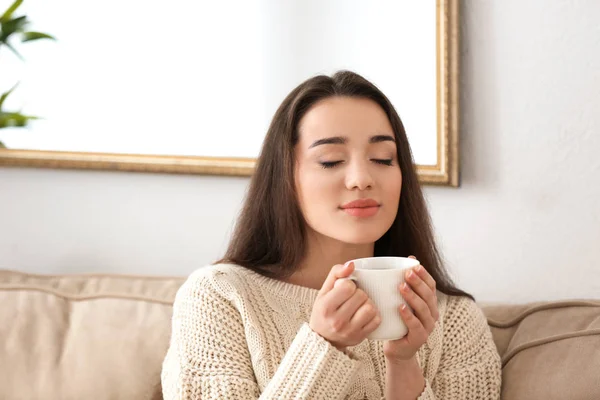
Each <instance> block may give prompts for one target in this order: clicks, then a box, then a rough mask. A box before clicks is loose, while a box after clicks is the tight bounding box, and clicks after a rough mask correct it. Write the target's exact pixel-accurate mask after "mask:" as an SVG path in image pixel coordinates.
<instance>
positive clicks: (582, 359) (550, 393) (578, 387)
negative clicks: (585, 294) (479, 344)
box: [482, 300, 600, 400]
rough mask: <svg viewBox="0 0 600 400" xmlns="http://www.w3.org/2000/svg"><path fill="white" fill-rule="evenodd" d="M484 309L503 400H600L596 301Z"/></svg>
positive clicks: (599, 306)
mask: <svg viewBox="0 0 600 400" xmlns="http://www.w3.org/2000/svg"><path fill="white" fill-rule="evenodd" d="M482 308H483V310H484V312H485V314H486V316H487V318H488V323H489V325H490V328H491V330H492V334H493V336H494V341H495V343H496V346H497V348H498V351H499V353H500V355H501V356H502V398H503V399H510V400H521V399H522V400H537V399H544V400H547V399H570V400H578V399H581V400H584V399H585V400H588V399H600V301H587V300H580V301H577V300H572V301H554V302H544V303H532V304H526V305H506V304H501V305H486V306H483V307H482Z"/></svg>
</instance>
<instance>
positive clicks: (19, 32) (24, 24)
mask: <svg viewBox="0 0 600 400" xmlns="http://www.w3.org/2000/svg"><path fill="white" fill-rule="evenodd" d="M22 3H23V0H15V2H14V3H13V4H12V5H11V6H10V7H9V8H8V9H7V10H6V11H5V12H4V14H2V16H0V48H1V47H2V46H4V47H6V48H8V49H9V50H11V51H12V52H13V53H14V54H15V55H16V56H17V57H18V58H19V59H21V60H23V57H22V56H21V54H19V52H18V51H17V50H16V49H15V47H14V46H13V44H12V43H11V41H12V38H13V37H20V39H21V43H24V42H31V41H34V40H40V39H50V40H55V39H54V37H52V36H50V35H48V34H47V33H42V32H34V31H30V30H28V29H27V28H28V26H29V24H30V21H29V20H28V19H27V16H25V15H22V16H20V17H13V14H14V13H15V11H16V10H17V9H18V8H19V7H20V6H21V4H22ZM17 86H18V83H17V84H15V85H14V86H13V87H12V88H11V89H10V90H8V91H7V92H4V93H2V95H0V128H8V127H13V126H16V127H24V126H26V125H27V123H28V122H29V121H31V120H34V119H38V117H34V116H32V115H24V114H22V113H21V111H5V110H4V108H3V106H4V101H5V100H6V98H7V97H8V96H9V95H10V94H11V93H12V92H13V90H15V88H16V87H17ZM0 147H4V145H3V144H2V142H0Z"/></svg>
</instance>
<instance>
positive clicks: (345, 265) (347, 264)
mask: <svg viewBox="0 0 600 400" xmlns="http://www.w3.org/2000/svg"><path fill="white" fill-rule="evenodd" d="M350 264H352V261H346V264H344V269H346V268H348V267H349V266H350Z"/></svg>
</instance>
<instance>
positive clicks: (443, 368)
mask: <svg viewBox="0 0 600 400" xmlns="http://www.w3.org/2000/svg"><path fill="white" fill-rule="evenodd" d="M317 293H318V291H317V290H314V289H310V288H305V287H301V286H297V285H292V284H288V283H284V282H280V281H278V280H274V279H269V278H266V277H263V276H262V275H259V274H257V273H255V272H253V271H251V270H248V269H246V268H243V267H240V266H236V265H226V264H219V265H213V266H208V267H205V268H201V269H199V270H198V271H196V272H194V273H193V274H192V275H190V277H189V278H188V279H187V281H186V282H185V283H184V285H183V286H182V287H181V288H180V289H179V291H178V293H177V297H176V299H175V304H174V306H173V328H172V336H171V342H170V347H169V350H168V352H167V355H166V357H165V360H164V363H163V370H162V387H163V395H164V398H165V399H166V400H170V399H257V398H260V399H327V400H334V399H382V398H383V393H384V387H385V359H384V355H383V343H382V342H379V341H371V340H365V341H363V342H362V343H360V344H359V345H357V346H354V347H350V348H348V349H347V350H346V352H341V351H339V350H337V349H336V348H335V347H334V346H332V345H331V344H330V343H329V342H328V341H327V340H325V339H324V338H322V337H321V336H319V335H318V334H317V333H315V332H313V331H312V330H311V329H310V327H309V326H308V321H309V317H310V312H311V309H312V305H313V303H314V301H315V298H316V296H317ZM438 308H439V311H440V319H439V321H438V322H437V324H436V327H435V329H434V331H433V332H432V333H431V335H430V337H429V340H428V341H427V343H426V344H425V345H423V346H422V347H421V349H420V350H419V352H418V353H417V360H418V362H419V365H420V366H421V369H422V370H423V375H424V377H425V381H426V386H425V390H424V391H423V393H422V394H421V396H420V397H419V400H423V399H427V400H433V399H462V400H469V399H481V400H487V399H499V398H500V379H501V378H500V377H501V370H500V357H499V356H498V353H497V351H496V347H495V346H494V342H493V341H492V336H491V333H490V330H489V328H488V326H487V322H486V319H485V317H484V315H483V313H482V312H481V310H480V309H479V308H478V307H477V306H476V304H475V303H474V302H473V301H472V300H470V299H468V298H463V297H453V296H446V295H444V294H442V293H438Z"/></svg>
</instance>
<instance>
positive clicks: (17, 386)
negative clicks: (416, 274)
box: [0, 271, 600, 400]
mask: <svg viewBox="0 0 600 400" xmlns="http://www.w3.org/2000/svg"><path fill="white" fill-rule="evenodd" d="M183 280H184V279H183V278H181V277H173V278H171V277H140V276H124V275H68V276H46V275H31V274H24V273H19V272H14V271H0V305H1V307H0V398H1V399H10V400H12V399H24V400H36V399H44V400H47V399H60V400H70V399H95V400H103V399H128V400H135V399H160V398H161V396H160V368H161V361H162V358H163V356H164V354H165V352H166V349H167V346H168V340H169V333H170V317H171V305H172V302H173V299H174V296H175V293H176V291H177V289H178V288H179V286H180V285H181V284H182V282H183ZM482 307H483V309H484V311H485V313H486V315H487V316H488V321H489V324H490V326H491V328H492V332H493V334H494V340H495V342H496V345H497V347H498V350H499V351H500V354H501V355H502V359H503V386H502V393H503V396H502V397H503V399H510V400H520V399H523V400H525V399H526V400H537V399H544V400H550V399H561V400H565V399H569V400H578V399H581V400H583V399H586V400H592V399H596V400H598V399H600V300H595V301H593V300H587V301H586V300H581V301H563V302H545V303H537V304H526V305H502V304H500V305H489V304H488V305H482Z"/></svg>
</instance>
